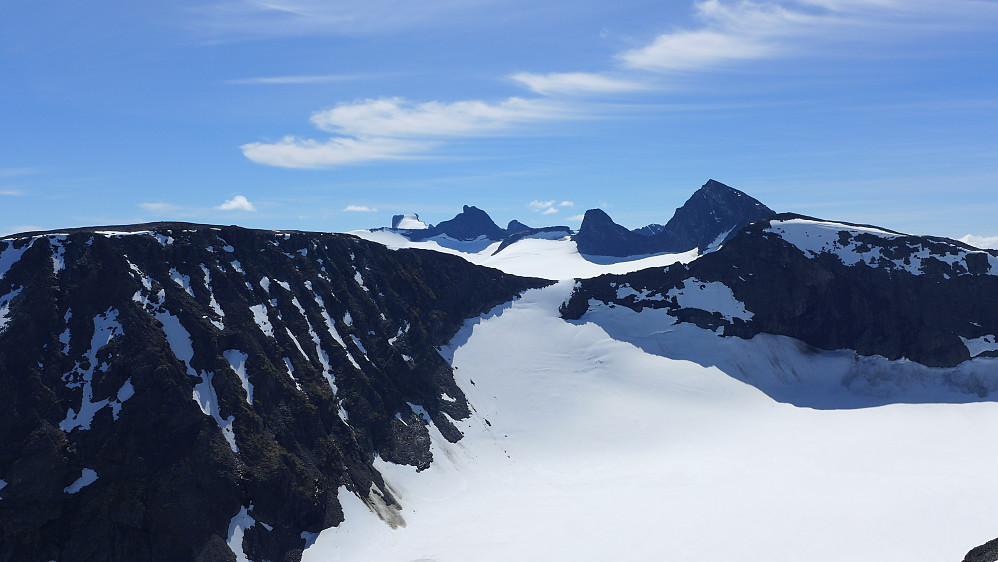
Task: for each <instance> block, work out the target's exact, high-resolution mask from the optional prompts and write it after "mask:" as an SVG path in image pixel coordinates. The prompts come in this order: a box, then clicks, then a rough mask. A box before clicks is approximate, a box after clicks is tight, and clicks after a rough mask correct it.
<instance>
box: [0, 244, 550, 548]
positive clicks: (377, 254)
mask: <svg viewBox="0 0 998 562" xmlns="http://www.w3.org/2000/svg"><path fill="white" fill-rule="evenodd" d="M115 230H118V231H119V232H107V231H100V230H99V229H79V230H75V231H71V232H68V233H66V234H59V235H56V234H50V235H35V236H30V235H26V236H20V237H13V238H8V239H5V240H3V241H0V388H3V389H4V390H3V402H4V409H3V413H2V414H0V480H3V481H4V482H5V483H6V485H5V486H3V487H2V489H0V498H2V499H0V536H2V537H3V540H2V541H0V561H7V560H52V559H58V560H62V561H72V560H231V559H234V556H233V553H232V551H231V550H230V549H229V547H228V546H227V545H226V540H227V538H228V529H229V526H230V522H231V521H232V520H233V518H234V517H235V516H236V515H237V514H239V513H240V512H241V510H245V511H246V513H247V514H248V515H249V516H250V517H251V518H252V519H253V520H254V521H255V522H256V523H255V524H254V525H253V526H252V527H249V528H248V529H246V531H245V536H244V539H243V541H242V544H241V545H237V546H241V547H242V548H243V550H244V552H245V553H246V554H247V555H248V556H249V557H250V558H252V559H255V560H263V559H269V560H297V559H299V558H300V556H301V552H302V549H303V548H304V546H305V540H304V539H303V538H302V533H303V532H313V533H314V532H318V531H320V530H322V529H323V528H327V527H330V526H334V525H337V524H338V523H339V522H341V521H342V519H343V514H342V510H341V508H340V505H339V502H338V500H337V492H338V489H339V488H340V487H341V486H346V488H347V489H348V490H350V491H351V492H353V493H355V494H357V495H358V496H359V497H361V498H362V499H364V500H365V501H371V500H369V499H368V498H369V496H372V495H373V496H380V497H381V498H383V499H384V501H385V502H386V503H387V504H388V505H390V506H391V505H393V504H395V503H396V500H395V499H394V498H393V497H392V496H391V494H390V492H389V490H388V489H387V487H386V486H385V484H384V481H383V479H382V478H381V475H380V474H379V473H378V472H377V470H375V469H374V468H373V465H372V463H373V461H374V458H375V455H380V456H381V457H382V458H383V459H385V460H389V461H392V462H397V463H406V464H411V465H414V466H416V467H418V468H420V469H422V468H425V467H426V466H428V465H429V463H430V462H431V461H432V456H431V454H430V449H429V438H428V432H427V427H426V424H427V423H429V422H432V423H433V424H434V425H435V426H436V427H437V428H439V429H440V430H441V432H442V433H443V435H444V436H445V437H447V438H448V439H451V440H455V441H456V440H458V439H460V438H461V434H460V432H459V431H458V430H457V428H456V427H454V426H453V425H452V424H451V423H450V422H449V421H448V417H447V416H449V417H450V418H453V419H463V418H465V417H467V416H468V415H469V414H470V413H469V410H468V405H467V402H466V400H465V399H464V396H463V393H462V392H461V390H460V388H458V386H457V385H456V384H455V383H454V380H453V376H452V373H451V371H450V367H449V365H447V363H446V362H445V361H444V360H443V359H442V358H441V357H440V355H439V354H438V353H437V352H436V350H435V349H434V346H439V345H442V344H444V343H446V342H447V341H448V340H449V339H450V338H451V337H452V335H453V334H454V333H455V332H456V331H457V329H458V328H459V327H460V325H461V324H462V322H463V320H464V319H465V318H467V317H471V316H475V315H477V314H480V313H482V312H485V311H487V310H489V309H490V308H491V307H493V306H495V305H497V304H500V303H502V302H505V301H507V300H509V299H511V298H513V297H515V296H516V294H518V293H519V292H521V291H523V290H524V289H526V288H528V287H532V286H539V285H540V284H542V283H543V282H540V281H537V280H525V279H520V278H516V277H511V276H507V275H504V274H502V273H500V272H497V271H494V270H490V269H486V268H480V267H476V266H473V265H471V264H468V263H467V262H465V261H464V260H461V259H459V258H454V257H451V256H447V255H443V254H437V253H433V252H423V251H404V250H403V251H397V252H392V251H388V250H386V249H384V248H383V247H381V246H379V245H377V244H372V243H367V242H364V241H361V240H358V239H356V238H353V237H350V236H346V235H330V234H317V233H302V232H289V233H278V232H269V231H254V230H246V229H241V228H236V227H224V228H216V227H207V226H200V225H186V224H185V225H180V224H158V225H145V226H142V227H120V228H117V229H115ZM122 230H131V231H132V232H120V231H122ZM136 231H144V232H136ZM444 394H446V395H447V396H448V397H450V398H452V399H453V400H445V399H443V398H442V395H444ZM444 414H447V415H446V416H445V415H444ZM90 473H92V475H91V476H96V479H94V480H92V481H91V480H89V479H88V478H86V477H87V475H88V474H90Z"/></svg>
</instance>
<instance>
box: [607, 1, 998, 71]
mask: <svg viewBox="0 0 998 562" xmlns="http://www.w3.org/2000/svg"><path fill="white" fill-rule="evenodd" d="M693 7H694V16H695V18H696V20H697V21H698V22H699V25H698V26H693V27H689V28H685V29H676V30H673V31H671V32H668V33H664V34H661V35H659V36H657V37H655V38H654V39H653V40H652V41H651V42H650V43H649V44H647V45H645V46H642V47H638V48H635V49H631V50H628V51H624V52H622V53H620V54H619V55H618V56H617V58H618V60H619V61H620V63H621V64H622V65H623V66H624V67H626V68H631V69H636V70H645V71H653V72H673V71H693V70H709V69H715V68H718V67H722V66H725V65H728V64H733V63H736V62H738V61H746V60H754V59H768V58H776V57H789V56H807V55H812V54H814V53H815V52H817V49H814V48H813V47H814V46H815V45H819V44H824V45H829V44H834V43H842V42H844V41H846V40H849V41H852V40H857V41H858V42H859V43H867V44H869V43H871V42H876V41H878V40H881V39H882V38H885V37H886V38H890V37H894V36H895V34H896V33H898V32H900V31H902V30H904V29H911V30H914V31H915V32H923V31H925V30H926V29H929V28H931V27H945V25H946V24H945V23H944V22H949V23H950V24H952V23H956V22H959V23H960V25H981V24H982V22H986V21H991V22H992V23H993V22H994V20H995V18H996V17H998V3H995V2H982V1H979V0H951V1H950V2H936V1H933V0H908V1H901V0H759V1H752V0H733V1H722V0H702V1H699V2H695V3H694V5H693ZM975 20H976V21H975Z"/></svg>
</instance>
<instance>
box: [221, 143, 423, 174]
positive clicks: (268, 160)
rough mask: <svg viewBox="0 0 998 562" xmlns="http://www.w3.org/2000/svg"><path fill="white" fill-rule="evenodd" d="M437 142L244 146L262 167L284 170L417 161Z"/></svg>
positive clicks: (266, 144) (247, 152)
mask: <svg viewBox="0 0 998 562" xmlns="http://www.w3.org/2000/svg"><path fill="white" fill-rule="evenodd" d="M434 145H435V143H434V142H429V141H416V140H403V139H391V138H379V137H375V138H361V139H355V138H349V137H336V138H331V139H329V140H326V141H317V140H314V139H300V138H297V137H290V136H289V137H284V138H283V139H281V140H280V141H279V142H276V143H264V142H252V143H249V144H244V145H242V146H241V147H239V148H241V149H242V151H243V155H245V156H246V158H249V159H250V160H252V161H253V162H256V163H258V164H266V165H269V166H279V167H282V168H306V169H308V168H311V169H316V168H329V167H333V166H343V165H347V164H357V163H360V162H371V161H377V160H400V159H406V158H416V157H418V156H419V155H420V154H421V153H424V152H426V151H427V150H429V149H431V148H433V146H434Z"/></svg>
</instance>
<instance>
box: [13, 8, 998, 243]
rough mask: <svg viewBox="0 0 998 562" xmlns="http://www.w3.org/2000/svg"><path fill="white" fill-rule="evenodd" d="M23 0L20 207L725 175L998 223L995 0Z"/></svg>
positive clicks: (446, 204)
mask: <svg viewBox="0 0 998 562" xmlns="http://www.w3.org/2000/svg"><path fill="white" fill-rule="evenodd" d="M91 4H93V5H91ZM2 13H3V15H2V17H0V72H2V75H3V80H2V81H0V143H2V144H0V232H3V233H10V232H16V231H23V230H28V229H35V228H39V229H55V228H62V227H69V226H82V225H94V224H121V223H132V222H145V221H151V220H188V221H193V222H206V223H217V224H240V225H244V226H250V227H261V228H288V229H290V228H296V229H307V230H322V231H347V230H352V229H356V228H364V227H371V226H379V225H385V224H388V222H389V221H390V217H391V215H392V214H395V213H400V212H418V213H420V216H421V217H422V218H424V219H425V220H428V221H430V222H439V221H441V220H445V219H447V218H450V217H452V216H453V215H454V214H456V213H457V212H458V211H460V208H461V205H462V204H473V205H476V206H479V207H481V208H483V209H485V210H487V211H489V212H490V214H492V216H493V218H495V219H496V221H497V222H499V223H500V224H502V225H504V224H505V222H506V221H509V220H510V219H514V218H516V219H519V220H521V221H523V222H525V223H527V224H528V225H537V226H540V225H547V224H567V225H570V226H576V227H577V226H578V216H579V215H581V214H582V213H583V212H584V211H585V210H586V209H587V208H592V207H602V208H603V209H605V210H606V211H607V212H608V213H610V215H611V216H612V217H614V219H615V220H616V221H617V222H620V223H622V224H624V225H626V226H629V227H632V228H633V227H638V226H642V225H644V224H648V223H651V222H665V221H666V220H668V218H669V217H670V216H671V214H672V212H673V210H674V209H675V208H676V207H677V206H679V205H681V204H682V203H683V201H684V200H685V199H686V198H687V197H688V196H689V195H690V194H691V193H692V192H693V191H694V190H695V189H696V188H697V187H699V186H700V185H701V184H703V183H704V182H705V181H706V180H707V179H708V178H714V179H717V180H719V181H722V182H724V183H727V184H729V185H731V186H734V187H737V188H739V189H742V190H743V191H746V192H747V193H749V194H750V195H753V196H755V197H756V198H758V199H760V200H761V201H763V202H764V203H766V204H768V205H769V206H770V207H773V208H774V209H776V210H780V211H795V212H801V213H805V214H810V215H814V216H819V217H823V218H829V219H838V220H848V221H854V222H866V223H873V224H878V225H882V226H885V227H889V228H893V229H896V230H901V231H905V232H913V233H924V234H938V235H944V236H951V237H959V236H963V235H965V234H974V235H978V236H998V221H996V220H995V219H994V217H995V216H998V34H996V33H995V32H994V30H995V29H998V2H996V1H988V0H949V1H947V2H939V1H926V0H797V1H790V0H787V1H783V0H779V1H766V0H759V1H756V2H744V1H737V0H705V1H701V2H690V1H675V2H661V1H660V2H651V1H645V0H635V1H630V2H628V1H623V2H615V3H611V2H605V1H596V0H573V1H562V0H546V1H543V2H537V1H536V0H462V1H460V2H454V1H450V0H427V1H424V2H419V3H413V2H402V1H398V0H364V1H355V0H340V1H337V2H320V1H316V0H293V1H292V0H267V1H263V0H253V1H250V0H217V1H207V2H198V1H194V0H187V1H184V2H175V1H170V2H166V1H158V0H157V1H145V2H126V1H119V0H108V1H103V2H97V3H68V2H53V1H51V0H38V1H35V2H17V3H15V2H7V3H5V4H4V6H3V9H2ZM548 202H554V203H553V204H550V205H548V204H546V203H548ZM532 203H533V204H532ZM545 213H546V214H545Z"/></svg>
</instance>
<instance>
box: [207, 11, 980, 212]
mask: <svg viewBox="0 0 998 562" xmlns="http://www.w3.org/2000/svg"><path fill="white" fill-rule="evenodd" d="M481 1H482V2H485V1H486V0H481ZM226 5H227V6H229V5H230V4H226ZM231 5H234V6H237V7H238V8H239V10H243V11H246V10H248V11H249V12H254V13H256V15H258V16H261V17H262V16H263V15H265V14H264V13H266V14H268V17H271V16H275V15H276V16H280V17H283V18H287V19H288V21H296V22H298V23H300V24H302V25H304V23H302V22H311V23H310V24H309V25H311V24H315V25H319V23H320V22H321V23H322V25H328V26H333V27H335V25H338V24H337V23H336V22H340V21H341V20H344V21H347V20H350V18H351V17H354V16H348V15H347V14H348V13H354V15H355V16H356V17H357V18H360V19H361V20H363V19H365V18H369V17H371V16H372V14H376V13H380V12H381V11H385V10H386V9H387V8H390V7H391V6H393V5H394V4H393V2H391V1H389V0H371V2H369V3H364V2H355V1H347V2H344V3H339V4H337V5H336V6H332V5H329V4H326V3H320V2H316V1H310V0H302V1H301V2H300V3H295V4H290V3H287V2H283V1H278V0H275V1H274V2H268V3H267V4H262V3H251V2H234V3H231ZM430 5H431V6H430V7H431V9H430V11H431V12H433V11H434V10H437V11H438V12H439V11H441V10H443V11H447V10H453V9H457V8H455V6H456V3H454V2H448V1H445V0H437V1H434V2H430ZM217 6H220V5H216V7H217ZM251 7H252V9H250V8H251ZM237 11H238V10H237ZM388 11H392V10H388ZM249 12H247V13H249ZM357 14H362V15H357ZM244 15H245V14H244ZM693 15H694V19H695V24H694V25H691V26H687V27H685V28H677V29H674V30H673V31H670V32H668V33H663V34H660V35H658V36H656V37H655V38H653V39H652V40H650V41H649V42H648V43H646V44H644V45H642V46H638V47H635V48H632V49H630V50H626V51H623V52H620V53H618V54H617V55H616V58H615V60H616V67H615V68H613V69H609V70H605V71H600V72H549V73H532V72H520V73H516V74H512V75H510V76H508V78H509V79H511V80H512V81H514V82H516V83H518V84H520V85H521V86H523V87H525V88H527V89H529V90H530V91H531V92H533V93H535V94H538V95H539V96H541V97H539V98H522V97H510V98H507V99H505V100H501V101H497V102H488V101H481V100H464V101H455V102H440V101H429V102H423V103H417V102H411V101H409V100H406V99H404V98H399V97H383V98H377V99H361V100H357V101H354V102H346V103H340V104H338V105H336V106H334V107H332V108H330V109H324V110H321V111H318V112H316V113H315V114H313V115H312V117H311V122H312V124H313V125H314V126H315V127H316V128H318V129H319V130H320V131H323V132H325V133H328V134H330V137H329V138H326V139H314V138H300V137H294V136H286V137H284V138H282V139H281V140H279V141H276V142H252V143H248V144H244V145H242V146H241V147H240V148H241V149H242V151H243V154H244V155H245V156H246V157H247V158H248V159H250V160H251V161H253V162H257V163H260V164H265V165H271V166H280V167H286V168H313V169H321V168H333V167H338V166H344V165H350V164H358V163H364V162H373V161H387V160H403V159H418V158H423V157H426V155H427V154H428V153H430V152H431V151H434V150H437V149H440V148H443V147H446V146H447V141H448V140H449V139H457V138H475V137H489V136H495V135H500V134H511V133H514V132H521V131H522V129H523V127H524V126H526V125H529V124H536V123H550V122H553V121H556V120H567V119H581V118H584V117H591V116H593V115H597V114H600V113H601V112H604V113H605V112H606V111H612V108H611V106H609V105H606V104H604V105H602V106H601V105H600V104H598V103H589V104H587V106H586V107H584V108H583V106H582V105H580V103H579V102H578V101H577V100H575V99H574V98H576V97H578V96H598V95H601V94H602V95H606V94H628V93H636V92H640V91H642V90H656V89H659V90H660V89H661V88H662V85H663V83H664V81H665V80H667V79H668V77H669V76H672V75H675V74H677V73H683V74H686V75H689V74H694V73H697V72H705V71H716V70H718V69H724V68H727V67H729V66H731V65H735V64H739V63H746V62H749V61H758V60H764V59H775V58H780V57H790V56H797V57H802V56H810V54H813V53H816V52H818V51H819V50H820V49H817V48H815V47H816V46H819V45H823V44H824V45H826V46H827V45H828V44H833V45H834V44H836V42H844V41H850V40H853V39H857V40H859V41H862V42H872V41H878V40H881V39H880V38H881V37H882V36H883V37H888V38H889V37H890V36H891V35H892V33H895V32H897V30H900V29H910V30H915V31H916V32H921V30H924V29H927V28H928V27H930V25H929V24H932V25H938V22H939V21H957V20H959V21H961V22H968V21H972V20H977V25H978V26H980V25H982V23H981V22H982V21H986V22H994V21H995V20H996V19H998V3H982V2H980V1H979V0H952V1H951V2H947V3H939V2H932V1H930V0H909V1H906V2H901V1H900V0H796V1H793V2H790V1H785V2H784V1H766V0H762V1H750V0H732V1H721V0H703V1H700V2H694V3H693ZM972 16H973V17H972ZM947 18H948V19H947ZM409 23H412V22H409ZM878 31H881V32H883V33H880V32H878ZM311 79H317V78H316V77H293V76H291V77H275V78H272V79H264V78H261V79H247V80H248V81H247V82H246V83H282V82H281V81H282V80H283V81H284V83H295V81H296V80H311ZM267 80H270V81H269V82H268V81H267ZM601 108H602V109H601ZM583 109H584V110H583ZM542 212H543V211H542Z"/></svg>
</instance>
